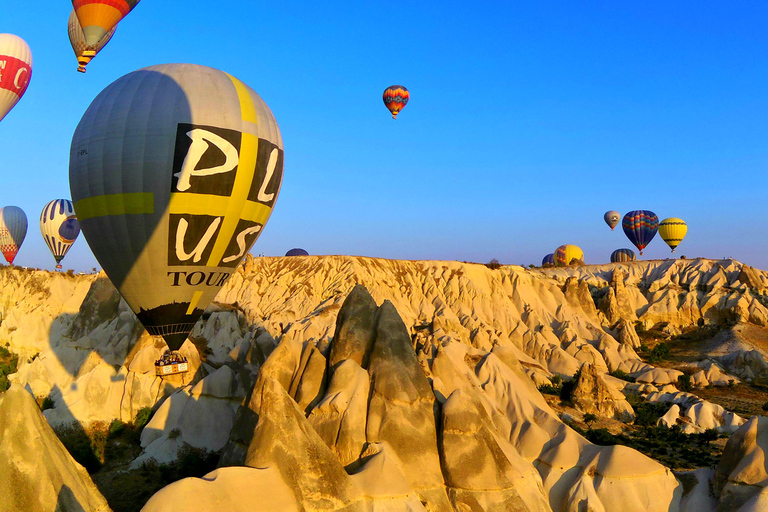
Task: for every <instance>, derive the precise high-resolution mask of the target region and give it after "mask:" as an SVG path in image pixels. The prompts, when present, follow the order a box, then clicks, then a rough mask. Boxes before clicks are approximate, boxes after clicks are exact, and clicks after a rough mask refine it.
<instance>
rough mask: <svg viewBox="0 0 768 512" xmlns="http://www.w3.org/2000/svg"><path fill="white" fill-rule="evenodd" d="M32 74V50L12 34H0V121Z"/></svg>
mask: <svg viewBox="0 0 768 512" xmlns="http://www.w3.org/2000/svg"><path fill="white" fill-rule="evenodd" d="M31 76H32V51H31V50H30V49H29V46H28V45H27V43H26V42H25V41H24V40H23V39H22V38H20V37H19V36H15V35H13V34H0V121H2V120H3V118H4V117H5V116H6V114H8V112H10V110H11V109H12V108H13V107H14V106H15V105H16V103H18V102H19V100H20V99H21V97H22V96H24V93H25V92H26V90H27V86H28V85H29V79H30V77H31Z"/></svg>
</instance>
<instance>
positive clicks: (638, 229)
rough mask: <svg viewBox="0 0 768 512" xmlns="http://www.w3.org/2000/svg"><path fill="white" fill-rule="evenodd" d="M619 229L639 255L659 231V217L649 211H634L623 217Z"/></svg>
mask: <svg viewBox="0 0 768 512" xmlns="http://www.w3.org/2000/svg"><path fill="white" fill-rule="evenodd" d="M621 227H622V229H623V230H624V234H625V235H627V238H629V241H630V242H632V244H633V245H634V246H635V247H637V249H638V250H639V251H640V255H641V256H642V255H643V249H645V248H646V247H647V246H648V244H649V243H651V240H653V237H654V236H656V232H657V231H658V230H659V217H658V216H656V214H655V213H653V212H652V211H650V210H634V211H631V212H628V213H627V214H626V215H624V219H622V221H621Z"/></svg>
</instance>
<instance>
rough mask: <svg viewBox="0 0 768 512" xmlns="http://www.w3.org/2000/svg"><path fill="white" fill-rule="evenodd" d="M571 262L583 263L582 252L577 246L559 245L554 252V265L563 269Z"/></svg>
mask: <svg viewBox="0 0 768 512" xmlns="http://www.w3.org/2000/svg"><path fill="white" fill-rule="evenodd" d="M573 260H580V261H584V251H582V250H581V248H580V247H579V246H577V245H572V244H566V245H561V246H560V247H558V248H557V250H556V251H555V264H556V265H557V266H558V267H565V266H567V265H569V264H570V263H571V261H573Z"/></svg>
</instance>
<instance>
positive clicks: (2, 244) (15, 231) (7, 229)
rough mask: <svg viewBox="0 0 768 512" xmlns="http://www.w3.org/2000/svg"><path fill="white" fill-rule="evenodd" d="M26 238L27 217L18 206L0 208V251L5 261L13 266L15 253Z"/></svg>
mask: <svg viewBox="0 0 768 512" xmlns="http://www.w3.org/2000/svg"><path fill="white" fill-rule="evenodd" d="M25 236H27V216H26V215H25V214H24V210H22V209H21V208H19V207H18V206H6V207H5V208H0V251H2V253H3V257H5V261H7V262H8V263H10V264H11V265H13V260H14V259H15V258H16V253H17V252H19V247H21V244H22V243H23V242H24V237H25Z"/></svg>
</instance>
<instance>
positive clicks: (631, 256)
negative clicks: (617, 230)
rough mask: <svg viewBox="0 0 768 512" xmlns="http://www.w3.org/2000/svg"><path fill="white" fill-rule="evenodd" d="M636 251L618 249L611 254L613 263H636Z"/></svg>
mask: <svg viewBox="0 0 768 512" xmlns="http://www.w3.org/2000/svg"><path fill="white" fill-rule="evenodd" d="M636 259H637V256H635V251H633V250H632V249H616V250H615V251H613V252H612V253H611V263H620V262H624V261H635V260H636Z"/></svg>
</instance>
